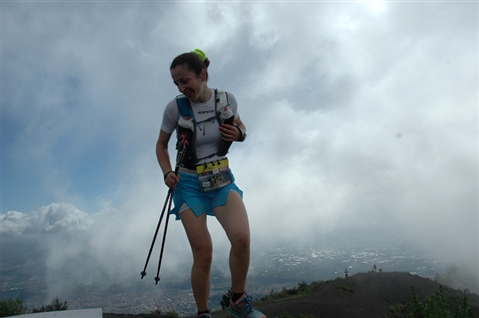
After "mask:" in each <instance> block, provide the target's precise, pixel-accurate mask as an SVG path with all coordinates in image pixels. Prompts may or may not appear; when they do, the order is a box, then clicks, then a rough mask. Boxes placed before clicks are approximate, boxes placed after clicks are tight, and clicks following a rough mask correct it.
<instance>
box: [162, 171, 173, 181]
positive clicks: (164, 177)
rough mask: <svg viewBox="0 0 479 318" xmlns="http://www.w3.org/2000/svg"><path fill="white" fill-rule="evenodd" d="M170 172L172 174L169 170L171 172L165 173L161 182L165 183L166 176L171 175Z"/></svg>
mask: <svg viewBox="0 0 479 318" xmlns="http://www.w3.org/2000/svg"><path fill="white" fill-rule="evenodd" d="M172 172H174V171H173V170H171V171H168V172H167V173H165V174H164V175H163V180H164V181H166V178H167V177H168V175H169V174H170V173H172Z"/></svg>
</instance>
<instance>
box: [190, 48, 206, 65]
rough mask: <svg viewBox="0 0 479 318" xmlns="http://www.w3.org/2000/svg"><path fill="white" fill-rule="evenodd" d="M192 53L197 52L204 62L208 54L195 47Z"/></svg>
mask: <svg viewBox="0 0 479 318" xmlns="http://www.w3.org/2000/svg"><path fill="white" fill-rule="evenodd" d="M190 53H193V54H196V55H198V56H199V58H200V60H202V61H203V62H204V61H205V60H206V54H205V52H203V51H202V50H200V49H195V50H194V51H191V52H190Z"/></svg>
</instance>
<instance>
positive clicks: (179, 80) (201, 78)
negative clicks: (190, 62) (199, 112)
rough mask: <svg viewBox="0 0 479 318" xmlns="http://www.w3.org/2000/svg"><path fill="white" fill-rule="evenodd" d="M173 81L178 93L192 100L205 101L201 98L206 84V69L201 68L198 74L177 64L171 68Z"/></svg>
mask: <svg viewBox="0 0 479 318" xmlns="http://www.w3.org/2000/svg"><path fill="white" fill-rule="evenodd" d="M171 78H172V79H173V83H174V84H175V85H176V86H177V87H178V90H179V91H180V93H182V94H184V95H185V96H186V98H188V99H189V100H190V101H192V102H205V101H206V100H203V98H204V93H205V86H206V70H205V69H203V70H201V73H200V74H199V75H196V74H195V73H194V72H193V71H191V70H189V69H188V68H187V67H185V66H183V65H178V66H176V67H175V68H174V69H172V70H171Z"/></svg>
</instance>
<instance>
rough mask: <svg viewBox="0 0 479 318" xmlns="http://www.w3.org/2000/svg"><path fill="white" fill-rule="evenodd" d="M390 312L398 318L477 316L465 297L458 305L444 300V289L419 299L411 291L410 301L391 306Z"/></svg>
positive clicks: (468, 317)
mask: <svg viewBox="0 0 479 318" xmlns="http://www.w3.org/2000/svg"><path fill="white" fill-rule="evenodd" d="M390 309H391V311H393V312H394V313H396V315H397V317H400V318H476V317H477V315H476V314H474V312H473V311H472V310H471V307H469V303H468V299H467V297H464V298H463V299H462V302H461V303H460V304H459V305H452V304H450V303H449V301H448V300H447V299H446V296H445V294H444V288H442V287H440V288H439V290H438V291H437V292H436V293H435V294H434V295H430V296H426V297H424V299H420V298H419V296H418V295H417V293H416V290H415V289H414V288H413V289H412V300H411V301H410V302H409V303H406V304H399V305H397V306H392V307H391V308H390Z"/></svg>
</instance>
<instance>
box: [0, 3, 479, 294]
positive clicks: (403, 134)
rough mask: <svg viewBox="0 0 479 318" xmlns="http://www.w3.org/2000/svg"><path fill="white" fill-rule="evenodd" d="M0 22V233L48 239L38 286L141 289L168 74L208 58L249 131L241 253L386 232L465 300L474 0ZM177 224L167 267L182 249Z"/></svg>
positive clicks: (23, 7)
mask: <svg viewBox="0 0 479 318" xmlns="http://www.w3.org/2000/svg"><path fill="white" fill-rule="evenodd" d="M1 6H2V7H1V9H2V11H1V18H2V21H1V23H2V29H1V36H2V38H1V41H2V43H1V44H2V56H1V71H2V73H1V80H2V82H1V102H2V104H1V107H2V109H1V111H2V114H1V115H2V118H1V121H2V122H1V124H2V128H1V129H2V130H1V139H2V140H1V146H2V164H1V169H2V180H1V182H2V183H1V185H2V188H1V200H2V201H1V213H2V214H1V220H2V223H1V233H2V237H4V238H7V237H8V238H9V240H8V242H14V238H20V237H25V236H29V237H40V238H42V240H39V241H43V244H45V248H46V250H47V251H48V264H47V267H48V269H49V270H50V272H51V273H54V274H55V275H61V271H62V270H69V269H68V268H66V267H65V266H66V265H65V264H67V263H73V264H77V265H78V264H81V263H87V262H88V264H89V267H88V266H86V265H85V266H86V267H87V268H90V269H99V268H102V269H105V268H108V269H109V273H110V274H111V275H130V274H131V273H133V275H138V273H139V271H140V270H141V269H142V267H143V264H144V258H145V257H146V253H147V250H148V247H149V244H150V243H151V238H152V235H153V233H154V229H155V226H156V222H157V220H158V216H159V213H160V212H161V208H162V207H163V203H164V200H165V198H166V192H167V188H166V186H165V185H164V183H163V176H162V172H161V170H160V168H159V166H158V164H157V161H156V157H155V143H156V139H157V136H158V132H159V127H160V124H161V118H162V114H163V109H164V107H165V105H166V104H167V103H168V102H169V101H170V100H171V99H173V98H174V97H175V96H176V95H177V94H178V91H177V90H176V87H175V86H174V85H173V83H172V80H171V77H170V73H169V65H170V63H171V61H172V59H173V58H174V57H175V56H176V55H178V54H181V53H183V52H187V51H190V50H193V49H195V48H201V49H202V50H204V51H205V52H206V54H207V56H208V57H209V59H210V60H211V65H210V69H209V76H210V80H209V85H210V87H214V88H215V87H217V88H221V89H226V90H228V91H230V92H232V93H233V94H235V96H236V98H237V100H238V103H239V112H240V115H241V117H242V119H243V121H244V122H245V124H246V127H247V130H248V138H247V140H246V141H245V142H244V143H237V144H234V146H233V147H232V149H231V152H230V154H229V158H230V162H231V167H232V169H233V171H234V173H235V176H236V179H237V183H238V185H239V187H240V188H242V189H243V190H244V192H245V197H244V199H245V203H246V206H247V209H248V212H249V216H250V223H251V230H252V239H253V242H252V245H253V250H254V249H255V248H256V249H258V248H260V246H275V244H279V243H281V242H288V241H290V242H300V243H312V242H318V244H320V243H319V242H320V238H321V237H324V236H333V237H343V238H345V239H348V238H351V237H352V236H351V235H352V234H351V233H353V234H354V235H356V236H357V235H359V236H362V235H366V234H367V235H368V236H370V237H373V238H376V239H378V240H385V239H388V236H387V235H390V236H391V237H392V238H394V240H396V241H409V242H415V244H417V245H418V246H420V247H422V248H425V249H427V250H428V251H431V252H432V253H436V254H438V255H439V256H440V257H443V258H444V259H447V260H452V261H453V262H454V263H458V264H462V265H461V266H464V267H465V268H466V269H467V270H468V273H469V274H471V275H474V277H475V279H473V280H472V282H473V283H472V284H475V288H477V286H478V285H477V284H478V283H477V277H479V275H478V268H479V260H478V251H479V243H478V242H479V234H478V227H479V222H478V194H479V191H478V52H479V51H478V41H479V38H478V3H477V2H466V1H464V2H386V1H370V2H336V3H335V2H319V1H318V2H315V1H308V2H299V1H298V2H275V1H271V2H254V1H244V2H241V1H238V2H201V3H200V2H182V1H178V2H155V1H151V2H148V1H145V2H142V1H138V2H133V1H132V2H128V1H124V2H111V1H108V2H107V1H101V2H100V1H98V2H95V1H90V2H82V1H73V2H56V1H49V2H40V1H39V2H2V4H1ZM170 146H171V147H170V150H171V153H174V148H173V146H174V145H173V143H171V144H170ZM210 221H213V222H210V224H211V228H212V232H213V233H214V241H215V244H216V246H218V249H219V250H220V251H221V250H222V249H224V248H226V246H227V244H226V242H225V236H224V234H222V232H221V230H220V229H219V227H218V226H217V225H216V224H215V222H214V219H211V220H210ZM171 222H172V224H171V227H170V234H169V236H168V237H169V243H168V244H167V246H170V249H169V250H168V251H169V252H168V251H167V253H170V254H169V257H168V262H167V264H166V265H165V266H166V267H168V266H170V267H171V268H174V266H176V265H177V264H178V263H184V262H186V263H188V262H189V257H190V255H189V253H190V252H189V248H188V247H187V246H188V245H187V240H186V237H185V235H184V233H183V228H182V226H181V224H180V223H179V222H173V221H172V220H171ZM65 238H67V239H65ZM9 244H13V243H9ZM315 244H316V243H315ZM185 259H186V260H185ZM119 260H122V261H119ZM125 260H132V261H125ZM133 260H134V261H133ZM52 275H53V274H52Z"/></svg>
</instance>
